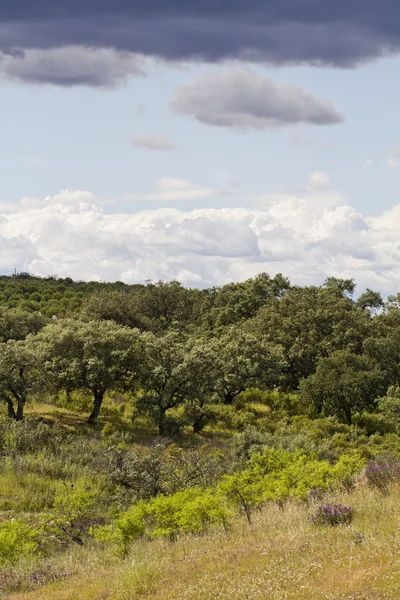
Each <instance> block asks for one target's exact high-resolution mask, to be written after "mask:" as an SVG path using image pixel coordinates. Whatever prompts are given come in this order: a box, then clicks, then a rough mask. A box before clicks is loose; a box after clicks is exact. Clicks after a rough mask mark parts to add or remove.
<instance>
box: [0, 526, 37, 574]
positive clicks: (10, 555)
mask: <svg viewBox="0 0 400 600" xmlns="http://www.w3.org/2000/svg"><path fill="white" fill-rule="evenodd" d="M38 549H39V532H38V531H37V530H35V529H33V528H32V527H30V526H29V525H27V524H26V523H23V522H22V521H18V520H12V521H5V522H3V523H0V566H7V565H9V564H11V565H14V564H15V563H17V562H18V560H20V559H22V558H26V557H30V556H33V555H35V554H36V553H37V552H38Z"/></svg>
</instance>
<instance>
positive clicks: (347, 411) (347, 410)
mask: <svg viewBox="0 0 400 600" xmlns="http://www.w3.org/2000/svg"><path fill="white" fill-rule="evenodd" d="M344 415H345V417H346V423H347V425H351V421H352V418H351V408H350V406H345V407H344Z"/></svg>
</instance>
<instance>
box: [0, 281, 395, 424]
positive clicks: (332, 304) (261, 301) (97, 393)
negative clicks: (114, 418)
mask: <svg viewBox="0 0 400 600" xmlns="http://www.w3.org/2000/svg"><path fill="white" fill-rule="evenodd" d="M0 280H1V281H0V283H1V285H0V302H1V304H0V398H1V399H2V400H3V402H4V404H5V406H6V410H7V414H8V415H9V416H10V417H12V418H15V419H16V420H21V419H22V418H23V413H24V406H25V404H26V402H27V401H29V398H30V397H31V396H37V395H38V394H48V395H50V397H51V395H53V396H54V395H56V394H58V393H60V392H65V393H67V394H71V393H72V392H74V391H79V390H81V391H82V390H84V391H88V392H89V393H90V394H91V395H92V402H93V405H92V411H91V414H90V416H89V422H90V423H95V422H96V420H97V418H98V416H99V414H100V411H101V406H102V403H103V399H104V396H105V394H106V393H107V392H110V391H118V392H121V393H124V392H129V393H131V394H134V395H135V396H136V398H137V408H138V410H139V411H141V412H142V413H143V414H147V415H149V416H150V417H151V418H152V419H153V420H154V423H155V424H156V425H157V427H158V430H159V433H160V434H161V435H168V434H169V433H173V432H174V431H178V430H179V428H180V427H181V426H182V424H187V425H191V426H192V427H193V429H194V431H195V432H197V433H198V432H200V431H201V430H202V429H203V428H204V426H205V425H206V424H207V421H208V419H210V418H211V416H210V415H211V413H212V410H211V411H210V406H219V405H220V406H229V405H232V404H233V403H234V402H235V401H236V399H237V398H238V396H240V394H242V393H244V392H245V391H246V390H247V389H249V388H256V389H259V390H283V391H285V392H295V393H297V394H298V397H299V398H300V403H301V406H302V407H303V410H304V411H305V412H308V413H309V414H320V415H334V416H336V417H337V418H339V419H340V420H343V421H345V422H347V423H350V422H351V421H352V419H353V416H354V415H355V414H356V413H361V412H362V411H363V410H369V411H373V410H375V409H376V408H377V407H378V403H377V400H378V399H379V398H381V397H383V396H384V395H385V393H386V392H387V390H388V389H389V388H390V387H391V386H392V387H393V386H399V385H400V301H399V298H397V297H390V298H389V299H388V300H387V301H386V302H383V300H382V297H381V295H380V294H379V292H375V291H372V290H366V291H365V292H364V293H362V294H361V295H360V296H359V297H358V298H357V297H355V282H354V281H353V280H343V279H336V278H332V277H330V278H328V279H327V280H326V281H325V283H324V284H323V285H322V286H319V287H318V286H307V287H300V286H295V285H291V284H290V282H289V281H288V280H287V279H286V278H284V277H283V276H282V275H277V276H275V277H270V276H269V275H268V274H266V273H262V274H260V275H258V276H257V277H255V278H252V279H248V280H247V281H244V282H240V283H231V284H227V285H225V286H222V287H220V288H211V289H204V290H199V289H188V288H185V287H184V286H182V285H181V284H180V283H179V282H176V281H172V282H169V283H164V282H147V284H146V285H135V286H128V285H125V284H123V283H121V282H117V283H115V284H100V283H95V282H92V283H83V282H78V283H75V282H73V281H72V280H71V279H61V280H58V279H57V278H45V279H39V278H34V277H29V276H27V275H23V276H21V277H19V276H15V277H8V278H7V277H2V278H0ZM56 301H57V302H56ZM53 311H55V312H53ZM177 408H180V409H181V414H180V417H179V419H178V418H177V417H176V414H175V412H176V411H175V409H177ZM174 411H175V412H174ZM182 415H183V416H182ZM182 419H183V420H182Z"/></svg>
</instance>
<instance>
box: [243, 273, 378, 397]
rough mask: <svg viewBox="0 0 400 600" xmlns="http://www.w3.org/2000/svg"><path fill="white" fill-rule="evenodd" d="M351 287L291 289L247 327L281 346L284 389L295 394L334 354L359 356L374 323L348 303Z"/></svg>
mask: <svg viewBox="0 0 400 600" xmlns="http://www.w3.org/2000/svg"><path fill="white" fill-rule="evenodd" d="M353 286H354V282H352V280H349V281H346V280H345V282H344V283H341V282H340V280H339V282H338V280H334V281H327V282H326V285H325V287H316V286H309V287H293V288H291V289H290V290H289V291H287V292H286V293H285V294H284V295H283V297H282V298H279V299H278V298H277V299H272V301H270V302H268V304H266V305H265V306H264V307H263V308H262V309H261V310H260V311H259V313H258V314H257V316H256V317H255V318H254V319H252V320H251V321H249V323H248V328H249V329H251V330H252V331H254V332H255V333H256V334H263V335H264V336H265V337H266V338H267V340H268V341H270V342H271V343H275V344H279V345H281V346H283V348H284V355H285V359H286V366H285V368H284V380H283V384H284V386H285V387H286V388H287V389H297V388H298V385H299V383H300V380H301V379H302V378H307V377H308V376H309V375H311V374H312V373H314V372H315V369H316V366H317V363H318V361H319V360H320V359H321V358H324V357H327V356H329V355H330V354H331V353H332V352H335V351H336V350H344V349H348V350H350V351H352V352H354V353H361V351H362V347H363V341H364V339H365V338H366V337H367V336H368V335H369V331H370V329H371V327H372V321H373V319H371V318H370V317H369V314H368V313H367V312H366V311H361V310H357V308H356V306H355V303H354V302H353V300H352V299H351V298H349V297H348V294H350V293H351V291H352V289H353Z"/></svg>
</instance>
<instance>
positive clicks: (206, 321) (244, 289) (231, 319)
mask: <svg viewBox="0 0 400 600" xmlns="http://www.w3.org/2000/svg"><path fill="white" fill-rule="evenodd" d="M288 289H290V282H289V280H288V279H286V278H285V277H283V275H281V274H280V273H278V275H276V276H275V277H273V278H271V277H270V276H269V275H268V273H260V274H259V275H257V276H256V277H254V278H251V279H247V280H246V281H242V282H237V283H228V284H226V285H224V286H222V287H221V288H212V289H210V290H204V303H203V304H204V306H203V309H202V321H203V325H204V326H205V327H206V328H207V329H213V328H220V327H226V326H231V325H233V324H236V323H240V322H242V321H245V320H246V319H251V318H253V317H255V315H256V314H257V313H258V311H259V310H260V308H262V307H263V306H265V305H266V304H267V303H268V302H269V301H270V300H271V299H272V298H281V297H282V296H283V294H284V293H285V292H286V291H287V290H288Z"/></svg>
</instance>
